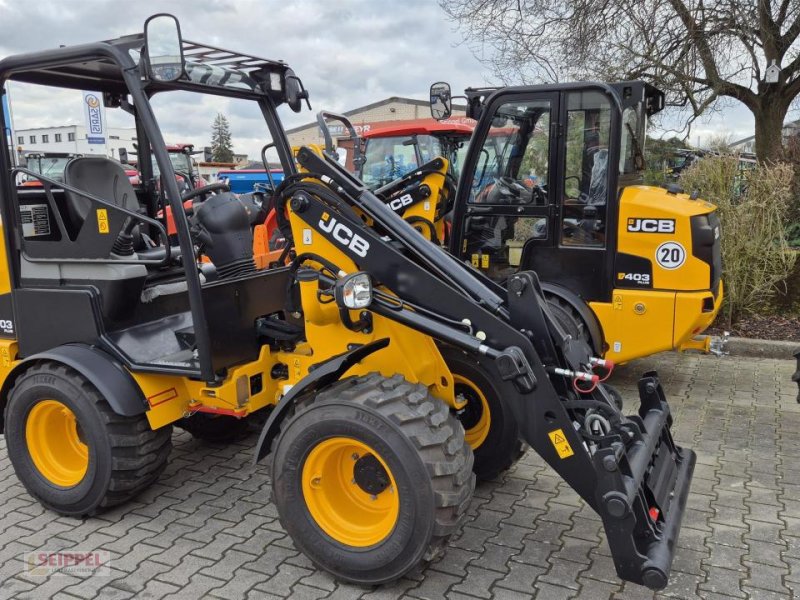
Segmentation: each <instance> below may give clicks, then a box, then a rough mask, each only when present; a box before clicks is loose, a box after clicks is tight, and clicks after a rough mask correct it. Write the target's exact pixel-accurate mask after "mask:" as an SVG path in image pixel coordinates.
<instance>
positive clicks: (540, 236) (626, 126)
mask: <svg viewBox="0 0 800 600" xmlns="http://www.w3.org/2000/svg"><path fill="white" fill-rule="evenodd" d="M446 85H447V84H441V83H440V84H435V85H434V86H433V87H432V89H431V102H432V107H433V106H434V105H436V107H437V108H438V110H439V114H445V115H448V116H449V113H450V105H449V97H450V92H449V86H447V87H444V86H446ZM437 86H438V87H437ZM445 97H446V98H448V100H447V101H445V100H444V98H445ZM466 97H467V100H468V106H469V109H468V116H470V117H472V118H476V119H477V118H479V117H480V116H481V115H483V118H482V119H481V120H480V122H479V124H478V126H477V127H476V130H475V134H474V136H473V140H472V143H471V145H472V148H471V149H470V152H469V154H468V156H467V157H466V159H465V161H464V166H463V169H462V174H461V179H460V181H459V186H458V196H457V198H456V201H455V207H456V208H455V211H454V215H453V235H452V238H451V251H452V252H454V253H455V254H456V255H457V256H461V257H463V258H464V259H465V260H467V261H469V262H471V263H472V264H473V266H475V267H476V268H479V269H481V270H483V271H485V272H487V274H488V275H489V276H490V277H491V278H492V279H494V280H496V281H504V280H505V279H506V278H507V277H508V276H509V275H511V274H512V273H514V272H516V271H517V270H519V269H530V270H534V271H536V272H537V273H538V274H539V276H540V277H541V278H542V280H543V281H549V280H553V279H556V280H559V281H561V282H563V284H564V285H566V287H569V288H570V289H573V290H575V291H577V292H578V293H579V294H581V295H582V296H583V297H586V298H601V297H608V296H610V293H611V289H612V283H613V281H612V278H611V277H609V276H608V274H609V273H611V271H613V269H614V252H613V251H612V252H606V250H613V249H614V247H615V237H616V223H617V218H618V195H617V193H616V190H618V189H619V188H620V187H621V186H623V185H626V184H630V183H633V182H639V181H640V179H641V172H642V170H643V168H644V161H643V158H642V152H643V144H644V133H645V130H646V124H647V118H648V117H649V116H650V115H652V114H655V113H656V112H658V111H659V110H661V109H662V108H663V103H664V99H663V94H662V93H661V92H660V91H658V90H657V89H655V88H653V87H652V86H650V85H648V84H645V83H642V82H625V83H619V84H613V85H610V86H609V85H604V84H593V83H586V84H569V85H564V86H548V85H543V86H531V87H524V88H513V87H511V88H503V89H502V90H497V89H494V88H481V89H468V90H467V91H466ZM487 115H491V118H488V117H487ZM620 131H621V134H620V133H619V132H620ZM615 132H617V133H616V135H615ZM565 273H569V276H568V277H569V281H568V282H565V281H564V274H565Z"/></svg>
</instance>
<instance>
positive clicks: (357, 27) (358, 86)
mask: <svg viewBox="0 0 800 600" xmlns="http://www.w3.org/2000/svg"><path fill="white" fill-rule="evenodd" d="M167 6H168V7H169V8H168V10H169V11H170V12H172V13H173V14H175V15H176V16H177V17H178V18H179V20H180V22H181V28H182V32H183V36H184V37H185V38H186V39H190V40H194V41H198V42H205V43H208V44H211V45H216V46H221V47H224V48H229V49H231V50H237V51H241V52H245V53H250V54H254V55H256V56H261V57H264V58H272V59H283V60H285V61H287V62H288V63H289V65H290V66H291V67H292V68H293V69H294V70H295V71H296V73H297V74H298V75H299V76H300V77H301V78H302V80H303V82H304V84H305V86H306V88H307V89H308V90H309V91H310V94H311V103H312V107H313V109H314V112H309V111H308V110H307V109H306V110H304V111H303V112H302V113H300V114H299V115H296V114H294V113H292V112H290V111H288V110H285V108H284V110H282V111H281V114H282V117H283V119H284V126H285V127H286V128H291V127H293V126H296V125H300V124H303V123H306V122H309V121H312V120H313V118H314V114H316V111H318V110H321V109H327V110H332V111H336V112H341V111H345V110H349V109H352V108H356V107H359V106H362V105H364V104H369V103H371V102H375V101H378V100H382V99H384V98H387V97H389V96H405V97H412V98H420V99H425V98H426V96H427V92H428V87H429V86H430V84H431V82H433V81H439V80H446V81H449V82H450V83H451V84H452V85H453V89H454V91H457V90H462V89H463V88H464V87H466V86H468V85H473V86H480V85H488V84H491V83H492V77H491V73H490V72H489V71H488V69H487V68H486V67H485V66H484V65H482V64H481V63H480V62H479V61H478V60H477V59H476V58H475V57H474V56H473V55H472V53H471V52H470V50H469V49H468V48H467V47H466V46H463V45H459V42H460V39H461V38H460V36H459V34H458V32H456V31H455V29H454V26H453V24H452V23H451V22H449V21H448V20H447V19H446V18H445V15H444V13H443V12H442V11H441V9H440V8H439V7H438V5H437V3H436V1H435V0H402V1H399V2H396V1H389V0H333V1H331V0H281V1H276V0H261V1H256V0H236V1H233V0H173V1H172V2H169V3H168V4H167V3H165V2H163V1H161V2H157V1H153V0H138V1H137V2H124V3H122V2H119V1H114V2H112V1H101V0H85V1H79V0H38V1H36V2H24V1H20V0H0V56H6V55H8V54H13V53H18V52H24V51H30V50H39V49H44V48H48V47H55V46H58V45H60V44H66V45H70V44H76V43H81V42H90V41H96V40H100V39H108V38H112V37H117V36H119V35H124V34H128V33H134V32H138V31H141V30H142V27H143V23H144V20H145V18H146V17H147V16H149V15H150V14H153V13H156V12H159V11H162V10H165V8H166V7H167ZM456 93H457V92H456ZM12 100H13V103H14V108H13V114H14V120H15V126H16V127H17V128H25V127H32V126H50V125H60V124H65V121H66V122H74V123H81V122H82V120H81V119H82V116H81V112H80V107H81V105H80V95H79V94H78V93H69V94H67V95H64V94H56V95H54V94H52V93H49V92H47V93H45V92H43V91H42V90H34V89H31V86H23V85H21V84H17V85H16V86H15V87H13V88H12ZM217 110H221V111H223V112H225V113H226V114H229V115H230V116H231V124H232V128H233V130H232V133H233V141H234V150H235V151H237V152H247V153H249V154H250V155H251V157H252V158H255V157H256V156H257V154H258V149H259V148H260V147H261V145H262V144H263V143H264V141H265V139H264V135H263V133H262V130H261V129H260V125H259V123H258V121H259V116H258V115H257V114H255V112H253V111H251V110H249V109H248V107H244V106H239V105H235V106H234V105H231V104H230V103H228V102H227V101H226V100H220V99H209V98H205V99H198V98H193V97H183V98H173V99H171V100H170V102H169V103H166V102H161V103H160V104H159V105H158V106H156V112H157V116H158V117H159V119H160V121H161V126H162V129H163V130H164V132H165V137H166V139H167V140H168V141H170V142H185V141H189V142H193V143H195V144H197V145H199V146H203V145H207V144H208V143H209V130H210V123H211V118H212V116H213V114H214V113H215V112H216V111H217ZM119 113H120V111H109V117H108V120H109V124H110V125H112V126H113V125H126V124H127V123H126V122H125V120H124V119H123V117H124V116H125V115H120V114H119ZM752 129H753V122H752V118H751V117H750V114H749V112H748V111H747V110H746V109H744V108H743V107H741V106H736V105H732V106H731V107H730V108H727V109H726V110H725V111H724V112H723V113H722V114H716V115H713V116H711V117H710V118H708V119H701V121H700V122H698V123H696V124H695V126H694V128H693V135H692V139H693V141H695V142H699V143H701V144H702V141H703V139H706V138H708V137H709V136H711V135H713V134H720V133H729V134H730V135H732V137H734V138H736V139H738V138H740V137H744V136H747V135H751V134H752Z"/></svg>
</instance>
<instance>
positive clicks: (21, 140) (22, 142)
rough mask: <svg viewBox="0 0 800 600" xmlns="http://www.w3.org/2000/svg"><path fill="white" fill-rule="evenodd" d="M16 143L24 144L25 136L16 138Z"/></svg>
mask: <svg viewBox="0 0 800 600" xmlns="http://www.w3.org/2000/svg"><path fill="white" fill-rule="evenodd" d="M17 143H18V144H24V143H25V136H24V135H20V136H17Z"/></svg>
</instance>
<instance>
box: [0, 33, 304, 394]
mask: <svg viewBox="0 0 800 600" xmlns="http://www.w3.org/2000/svg"><path fill="white" fill-rule="evenodd" d="M144 45H145V39H144V35H143V34H135V35H131V36H125V37H121V38H117V39H115V40H109V41H105V42H95V43H89V44H81V45H76V46H71V47H64V48H57V49H52V50H44V51H40V52H31V53H25V54H19V55H15V56H10V57H7V58H5V59H3V60H0V93H5V83H6V81H9V80H13V81H20V82H25V83H32V84H38V85H44V86H50V87H59V88H67V89H75V90H82V89H83V90H87V89H88V90H97V91H102V92H103V93H104V96H105V98H106V99H108V98H109V97H110V96H109V95H112V96H113V95H116V96H120V97H122V98H126V97H127V96H128V95H130V98H131V101H132V102H131V104H132V106H133V107H134V110H133V111H132V114H133V116H134V118H135V121H136V130H137V136H138V139H139V140H140V142H139V155H140V156H139V163H140V169H141V171H142V181H143V184H144V187H145V191H146V192H147V193H148V194H149V196H150V197H152V195H153V193H154V189H153V173H152V167H151V158H150V157H151V154H152V155H153V156H155V159H156V162H157V164H158V167H159V170H160V171H161V174H162V177H163V180H164V181H163V185H164V189H165V192H166V198H167V199H168V202H169V205H170V207H171V208H172V214H173V218H174V220H175V226H176V229H177V234H178V243H179V247H180V250H181V254H182V255H183V256H185V257H189V256H191V257H193V256H194V243H193V242H192V239H191V235H190V233H189V222H188V219H187V217H186V214H185V212H184V210H183V205H182V202H181V194H180V191H179V189H178V184H177V180H176V177H175V172H174V169H173V167H172V162H171V161H170V159H169V153H168V151H167V146H166V142H165V141H164V138H163V136H162V134H161V130H160V128H159V126H158V121H157V120H156V117H155V114H154V113H153V109H152V106H151V105H150V98H151V97H152V96H153V95H155V94H156V93H159V92H164V91H175V90H183V91H190V92H199V93H203V94H213V95H218V96H225V97H231V98H241V99H245V100H254V101H256V102H258V104H259V107H260V108H261V112H262V114H263V116H264V119H265V121H266V124H267V127H268V129H269V132H270V134H271V136H272V140H273V143H274V146H275V148H276V150H277V152H278V156H279V158H280V162H281V166H282V167H283V169H284V172H285V173H286V174H287V175H289V174H293V173H295V172H296V169H295V166H294V161H293V160H292V152H291V147H290V145H289V142H288V140H287V138H286V133H285V132H284V129H283V127H282V125H281V123H280V120H279V119H278V116H277V113H276V109H277V106H278V104H280V103H283V102H285V101H286V98H285V95H284V94H278V93H276V92H274V91H272V92H271V91H269V90H266V89H263V88H264V86H262V89H260V90H252V91H251V90H244V89H234V88H226V87H221V86H215V85H204V84H201V83H197V82H193V81H189V80H178V81H176V82H172V83H164V82H155V81H152V80H150V79H148V78H147V77H146V74H145V73H144V72H143V69H140V65H139V64H137V62H136V61H135V60H134V55H136V54H137V53H138V54H139V56H143V55H144V54H143V52H142V51H143V47H144ZM183 47H184V52H186V56H187V59H189V60H193V59H194V60H197V59H199V60H200V61H201V64H206V63H207V64H209V65H211V66H218V67H226V68H233V69H239V70H242V71H243V72H245V73H254V72H257V71H258V70H259V69H264V70H265V72H274V71H278V72H280V73H281V74H282V76H285V75H286V73H287V71H289V68H288V66H287V65H286V64H285V63H283V62H280V61H270V60H266V59H259V58H256V57H252V56H247V55H240V54H236V53H233V52H230V51H227V50H222V49H220V48H215V47H212V46H206V45H202V44H198V43H195V42H189V41H187V40H184V41H183ZM282 81H283V82H284V83H283V86H282V89H283V90H285V80H284V79H282ZM2 112H3V108H2V106H0V113H2ZM0 116H4V115H2V114H0ZM0 163H2V165H3V175H2V177H0V216H2V222H3V223H7V224H13V226H12V227H10V229H13V230H14V231H15V232H18V231H20V230H21V224H20V223H19V220H18V215H17V211H16V210H15V209H14V205H13V202H11V201H10V199H12V198H16V194H17V190H16V185H15V184H14V178H13V174H12V172H11V171H10V168H11V166H12V165H13V162H12V160H11V155H10V151H9V148H8V146H7V145H6V144H0ZM59 187H61V186H59ZM153 209H154V206H148V210H153ZM123 212H124V211H123ZM149 216H150V217H152V216H153V215H152V214H150V215H149ZM4 237H5V244H6V253H7V256H8V257H9V261H8V262H9V264H8V268H9V277H10V280H11V285H12V289H18V288H19V287H20V271H19V262H18V258H17V257H18V256H19V254H20V252H21V239H20V237H19V235H18V234H15V235H5V236H4ZM12 257H13V258H12ZM183 268H184V274H185V277H186V285H187V293H188V298H189V307H190V311H191V316H192V321H193V323H194V332H195V341H196V344H197V349H198V361H199V365H200V376H201V378H202V379H203V380H204V381H206V382H207V383H208V384H209V385H214V384H216V383H218V378H217V375H216V373H215V372H214V368H213V365H212V357H211V340H210V336H209V329H208V324H207V322H206V318H205V310H204V306H203V297H202V291H201V281H200V276H199V272H198V270H197V268H196V266H195V261H194V260H188V261H184V265H183Z"/></svg>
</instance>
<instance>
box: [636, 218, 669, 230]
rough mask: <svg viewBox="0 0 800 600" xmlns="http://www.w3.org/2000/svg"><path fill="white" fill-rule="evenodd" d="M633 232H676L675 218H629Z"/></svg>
mask: <svg viewBox="0 0 800 600" xmlns="http://www.w3.org/2000/svg"><path fill="white" fill-rule="evenodd" d="M628 231H630V232H631V233H675V219H628Z"/></svg>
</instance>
